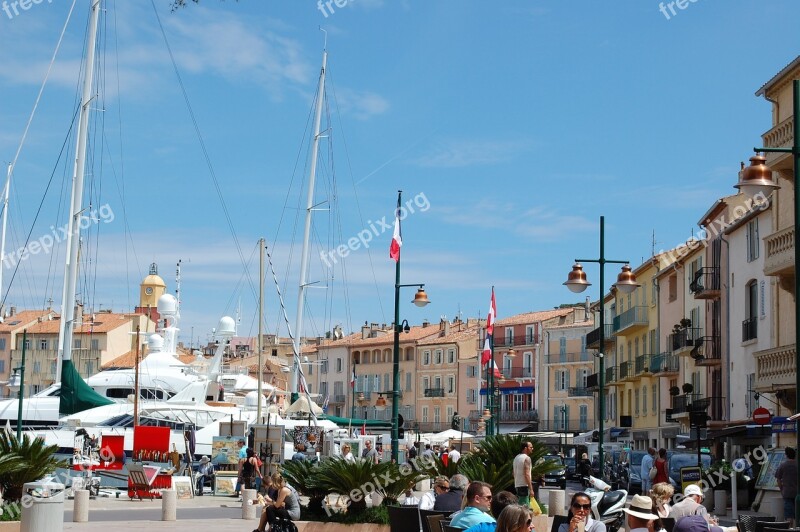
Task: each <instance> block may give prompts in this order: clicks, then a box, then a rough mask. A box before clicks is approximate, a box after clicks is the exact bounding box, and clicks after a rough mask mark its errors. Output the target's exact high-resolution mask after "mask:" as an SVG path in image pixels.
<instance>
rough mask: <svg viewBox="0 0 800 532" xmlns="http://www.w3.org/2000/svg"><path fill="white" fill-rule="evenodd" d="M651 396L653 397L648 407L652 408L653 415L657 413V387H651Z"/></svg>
mask: <svg viewBox="0 0 800 532" xmlns="http://www.w3.org/2000/svg"><path fill="white" fill-rule="evenodd" d="M652 394H653V397H652V398H651V399H652V402H651V403H650V406H651V407H652V408H653V413H654V414H656V413H658V386H656V385H653V389H652Z"/></svg>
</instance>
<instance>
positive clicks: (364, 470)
mask: <svg viewBox="0 0 800 532" xmlns="http://www.w3.org/2000/svg"><path fill="white" fill-rule="evenodd" d="M389 465H391V464H386V463H381V464H375V463H373V462H372V461H371V460H356V461H355V462H348V461H347V460H345V459H344V458H342V457H338V456H337V457H334V458H330V459H328V460H324V461H323V462H322V463H321V464H320V467H319V468H318V469H317V471H316V475H317V478H318V480H317V481H318V482H319V485H320V486H321V487H322V488H323V489H324V490H325V491H326V492H327V493H338V494H340V495H342V496H344V497H346V498H347V499H348V501H349V502H348V512H362V511H364V510H366V508H367V500H366V497H367V495H368V494H369V493H370V492H372V491H375V490H376V489H377V486H376V482H375V481H376V479H380V478H381V476H382V475H383V473H384V472H386V470H387V469H388V466H389Z"/></svg>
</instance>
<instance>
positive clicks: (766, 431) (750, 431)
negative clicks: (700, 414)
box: [708, 425, 772, 440]
mask: <svg viewBox="0 0 800 532" xmlns="http://www.w3.org/2000/svg"><path fill="white" fill-rule="evenodd" d="M770 436H772V425H736V426H734V427H725V428H724V429H719V430H715V431H713V432H711V431H709V434H708V439H709V440H716V439H720V438H734V437H735V438H741V439H763V438H769V437H770Z"/></svg>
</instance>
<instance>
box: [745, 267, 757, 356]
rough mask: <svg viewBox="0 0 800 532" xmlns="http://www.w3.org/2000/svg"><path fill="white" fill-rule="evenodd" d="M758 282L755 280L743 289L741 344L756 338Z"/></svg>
mask: <svg viewBox="0 0 800 532" xmlns="http://www.w3.org/2000/svg"><path fill="white" fill-rule="evenodd" d="M758 292H759V290H758V281H756V280H755V279H754V280H752V281H750V282H749V283H747V286H746V287H745V312H744V317H745V320H744V322H743V323H742V342H747V341H748V340H754V339H756V338H758V302H759V294H758Z"/></svg>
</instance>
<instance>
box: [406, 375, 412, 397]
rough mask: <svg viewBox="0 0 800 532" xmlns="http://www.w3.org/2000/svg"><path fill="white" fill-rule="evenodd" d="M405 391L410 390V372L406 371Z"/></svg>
mask: <svg viewBox="0 0 800 532" xmlns="http://www.w3.org/2000/svg"><path fill="white" fill-rule="evenodd" d="M406 391H407V392H410V391H411V373H410V372H409V373H406Z"/></svg>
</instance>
